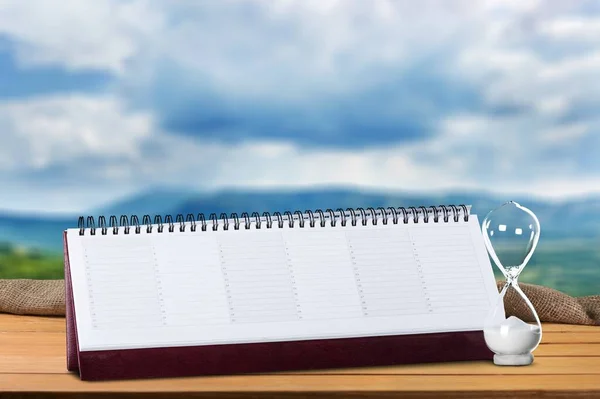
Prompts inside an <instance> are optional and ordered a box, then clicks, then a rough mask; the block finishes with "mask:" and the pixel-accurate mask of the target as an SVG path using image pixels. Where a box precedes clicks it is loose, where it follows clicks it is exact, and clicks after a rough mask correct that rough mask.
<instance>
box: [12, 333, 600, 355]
mask: <svg viewBox="0 0 600 399" xmlns="http://www.w3.org/2000/svg"><path fill="white" fill-rule="evenodd" d="M562 334H565V335H570V334H569V333H562ZM582 335H583V334H578V335H577V336H576V337H577V339H578V340H585V335H583V337H582ZM587 335H590V336H593V339H592V340H590V341H592V342H591V343H569V341H568V338H565V340H563V343H549V342H543V343H542V344H541V345H540V346H539V347H538V348H537V349H536V351H535V355H536V356H600V343H598V337H597V334H587ZM549 339H551V337H548V340H549ZM65 340H66V338H65V335H64V334H63V333H51V332H46V333H35V332H20V333H17V332H4V333H0V347H2V348H5V349H3V353H4V354H5V355H8V354H10V355H27V354H29V355H32V356H38V355H58V354H63V353H64V351H65V345H66V342H65ZM573 341H575V339H573Z"/></svg>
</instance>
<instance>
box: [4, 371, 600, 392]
mask: <svg viewBox="0 0 600 399" xmlns="http://www.w3.org/2000/svg"><path fill="white" fill-rule="evenodd" d="M518 390H535V391H550V390H560V391H565V392H571V393H575V392H577V391H584V392H586V391H587V392H590V391H597V392H600V378H598V376H597V375H565V376H556V375H498V376H494V377H493V378H490V377H489V376H477V375H476V376H473V375H469V376H464V375H458V376H457V375H452V376H448V375H443V376H439V375H433V376H430V375H425V376H422V375H414V376H407V375H385V376H381V375H346V376H344V375H253V376H235V377H193V378H176V379H153V380H142V381H110V382H94V383H90V382H83V381H80V380H79V379H78V378H77V377H76V376H74V375H66V374H30V375H23V374H0V392H1V391H12V392H81V393H84V392H111V393H119V392H184V393H189V392H211V393H216V392H248V393H253V392H254V393H258V392H280V393H284V392H334V391H335V392H342V393H344V392H345V393H350V392H381V391H404V392H410V391H412V392H440V391H442V392H443V391H451V392H459V391H463V392H468V391H471V392H473V391H475V392H476V391H484V392H485V391H501V392H512V391H518Z"/></svg>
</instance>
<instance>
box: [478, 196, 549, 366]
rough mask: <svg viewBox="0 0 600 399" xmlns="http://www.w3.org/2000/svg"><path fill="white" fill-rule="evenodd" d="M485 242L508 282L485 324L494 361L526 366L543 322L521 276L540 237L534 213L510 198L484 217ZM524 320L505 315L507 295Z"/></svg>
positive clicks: (536, 344)
mask: <svg viewBox="0 0 600 399" xmlns="http://www.w3.org/2000/svg"><path fill="white" fill-rule="evenodd" d="M482 233H483V238H484V242H485V246H486V248H487V250H488V252H489V254H490V256H491V257H492V259H493V260H494V263H495V264H496V266H498V268H499V269H500V271H501V272H502V274H503V275H504V277H505V278H506V282H505V283H504V286H503V288H502V290H501V291H500V294H499V295H498V299H497V301H496V304H495V305H494V307H493V308H492V309H491V310H490V312H489V314H488V316H487V317H486V320H485V324H484V329H483V332H484V337H485V342H486V344H487V346H488V348H489V349H490V350H491V351H492V352H494V364H497V365H501V366H525V365H529V364H531V363H533V354H532V352H533V351H534V350H535V349H536V348H537V346H538V345H539V343H540V341H541V340H542V325H541V323H540V319H539V318H538V315H537V312H536V311H535V309H534V308H533V305H532V304H531V302H530V301H529V299H528V298H527V296H526V295H525V293H523V291H522V290H521V288H520V287H519V283H518V278H519V275H520V274H521V272H522V271H523V269H524V268H525V266H526V265H527V262H529V260H530V259H531V256H532V255H533V252H534V251H535V247H536V246H537V243H538V240H539V237H540V224H539V222H538V219H537V217H536V216H535V214H534V213H533V212H532V211H530V210H529V209H527V208H525V207H524V206H521V205H519V204H518V203H516V202H513V201H510V202H507V203H505V204H503V205H502V206H500V207H499V208H497V209H495V210H493V211H491V212H490V213H489V214H488V215H487V216H486V218H485V219H484V221H483V224H482ZM507 297H509V298H510V305H511V309H514V310H516V311H517V312H518V314H520V315H521V317H523V319H524V320H522V319H520V318H518V317H515V316H510V317H508V318H507V317H506V313H505V299H506V298H507Z"/></svg>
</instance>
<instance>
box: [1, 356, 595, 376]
mask: <svg viewBox="0 0 600 399" xmlns="http://www.w3.org/2000/svg"><path fill="white" fill-rule="evenodd" d="M2 373H4V374H11V373H21V374H44V373H46V374H67V373H68V372H67V369H66V361H65V357H64V355H61V356H46V355H45V356H35V357H33V356H19V355H3V356H2V357H0V374H2ZM272 374H273V375H317V374H321V375H367V374H368V375H551V374H553V375H578V374H596V375H598V378H600V358H599V357H538V358H536V359H535V362H534V364H533V365H532V366H530V367H498V366H495V365H494V364H493V363H492V362H491V361H490V362H485V361H481V362H455V363H435V364H415V365H403V366H390V367H368V368H348V369H332V370H313V371H311V370H309V371H297V372H284V373H272Z"/></svg>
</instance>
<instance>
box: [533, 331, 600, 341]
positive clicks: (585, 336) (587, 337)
mask: <svg viewBox="0 0 600 399" xmlns="http://www.w3.org/2000/svg"><path fill="white" fill-rule="evenodd" d="M568 343H570V344H600V328H599V329H598V331H596V332H570V331H565V332H543V333H542V343H541V345H544V344H568Z"/></svg>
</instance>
